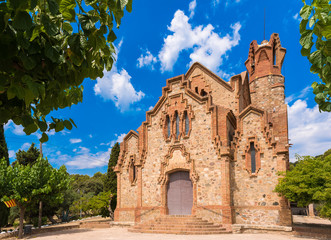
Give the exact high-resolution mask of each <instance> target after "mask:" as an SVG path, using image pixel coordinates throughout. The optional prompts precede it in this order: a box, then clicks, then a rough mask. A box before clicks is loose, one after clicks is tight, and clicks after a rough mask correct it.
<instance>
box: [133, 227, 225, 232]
mask: <svg viewBox="0 0 331 240" xmlns="http://www.w3.org/2000/svg"><path fill="white" fill-rule="evenodd" d="M134 229H135V230H142V231H143V230H173V231H184V230H185V231H203V232H208V231H218V230H222V231H224V230H226V229H225V228H222V227H213V228H191V227H167V226H164V227H141V228H134Z"/></svg>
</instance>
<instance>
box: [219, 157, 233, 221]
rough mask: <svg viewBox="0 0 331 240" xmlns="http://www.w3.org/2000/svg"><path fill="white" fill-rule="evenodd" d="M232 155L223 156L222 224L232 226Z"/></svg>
mask: <svg viewBox="0 0 331 240" xmlns="http://www.w3.org/2000/svg"><path fill="white" fill-rule="evenodd" d="M230 161H231V157H230V154H222V155H221V168H222V169H221V172H222V176H221V193H222V207H223V209H222V224H227V225H228V224H232V223H233V214H232V211H233V209H232V206H231V205H232V203H231V182H230Z"/></svg>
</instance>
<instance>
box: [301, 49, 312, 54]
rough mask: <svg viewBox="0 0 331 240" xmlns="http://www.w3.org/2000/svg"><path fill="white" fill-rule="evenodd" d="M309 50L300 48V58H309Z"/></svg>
mask: <svg viewBox="0 0 331 240" xmlns="http://www.w3.org/2000/svg"><path fill="white" fill-rule="evenodd" d="M310 51H311V48H309V49H306V48H301V55H302V56H309V55H310Z"/></svg>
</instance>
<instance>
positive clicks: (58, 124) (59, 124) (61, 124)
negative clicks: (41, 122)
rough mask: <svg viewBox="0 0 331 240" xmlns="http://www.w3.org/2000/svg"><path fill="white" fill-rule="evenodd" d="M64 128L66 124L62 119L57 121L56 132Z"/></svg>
mask: <svg viewBox="0 0 331 240" xmlns="http://www.w3.org/2000/svg"><path fill="white" fill-rule="evenodd" d="M63 129H64V124H63V122H62V121H60V122H57V123H56V125H55V132H60V131H62V130H63Z"/></svg>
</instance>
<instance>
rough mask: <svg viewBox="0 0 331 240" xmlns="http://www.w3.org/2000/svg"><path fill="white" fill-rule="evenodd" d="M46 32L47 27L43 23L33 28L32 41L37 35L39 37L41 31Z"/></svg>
mask: <svg viewBox="0 0 331 240" xmlns="http://www.w3.org/2000/svg"><path fill="white" fill-rule="evenodd" d="M42 32H45V28H44V26H42V25H38V26H36V27H35V28H34V29H33V32H32V36H31V38H30V42H32V41H33V40H34V39H35V38H36V37H39V35H40V33H42Z"/></svg>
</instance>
